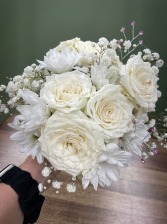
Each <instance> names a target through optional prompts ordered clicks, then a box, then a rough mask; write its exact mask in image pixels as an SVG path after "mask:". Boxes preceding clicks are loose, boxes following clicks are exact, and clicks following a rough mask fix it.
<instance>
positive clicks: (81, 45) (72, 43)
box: [56, 38, 100, 66]
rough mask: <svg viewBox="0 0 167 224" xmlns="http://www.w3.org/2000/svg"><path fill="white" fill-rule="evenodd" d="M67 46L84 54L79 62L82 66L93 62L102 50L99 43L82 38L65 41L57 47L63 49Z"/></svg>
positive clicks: (59, 49)
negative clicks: (82, 39)
mask: <svg viewBox="0 0 167 224" xmlns="http://www.w3.org/2000/svg"><path fill="white" fill-rule="evenodd" d="M66 48H68V49H71V50H76V51H77V52H78V53H80V54H81V55H82V57H81V59H80V62H78V64H79V65H81V66H87V65H89V64H91V63H92V60H93V59H95V58H96V57H97V56H98V55H99V52H100V47H99V46H98V44H96V43H94V42H91V41H81V39H80V38H74V39H71V40H67V41H63V42H61V43H60V44H59V45H58V46H57V47H56V50H58V51H63V50H65V49H66Z"/></svg>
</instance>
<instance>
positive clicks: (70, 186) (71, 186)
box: [38, 164, 77, 194]
mask: <svg viewBox="0 0 167 224" xmlns="http://www.w3.org/2000/svg"><path fill="white" fill-rule="evenodd" d="M45 165H47V164H45ZM52 173H53V167H52V166H51V167H48V166H45V167H44V168H43V169H42V176H44V177H48V178H49V177H51V174H52ZM72 180H73V181H74V178H72ZM75 180H76V178H75ZM46 184H49V185H50V184H51V185H52V187H53V188H54V189H56V193H57V194H58V193H59V190H60V189H61V187H62V185H63V182H60V181H58V180H51V179H48V180H47V183H46ZM46 184H45V183H39V185H38V190H39V192H43V191H44V190H46V189H47V188H48V186H46ZM66 189H67V191H68V192H69V193H74V192H75V191H76V189H77V187H76V185H75V183H74V182H71V183H68V184H67V186H66Z"/></svg>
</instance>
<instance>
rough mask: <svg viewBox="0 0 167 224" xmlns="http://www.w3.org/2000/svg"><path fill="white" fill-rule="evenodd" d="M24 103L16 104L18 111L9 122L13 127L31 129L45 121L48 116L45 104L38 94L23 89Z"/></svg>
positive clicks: (36, 127) (38, 126)
mask: <svg viewBox="0 0 167 224" xmlns="http://www.w3.org/2000/svg"><path fill="white" fill-rule="evenodd" d="M21 96H22V98H23V100H24V102H25V105H22V106H18V107H17V110H18V111H19V112H20V114H19V115H17V116H16V117H15V118H14V121H13V122H12V123H11V124H9V126H10V127H12V128H15V129H20V128H21V129H25V131H33V130H36V129H38V128H40V126H41V125H42V124H44V123H45V122H46V120H47V119H48V117H49V116H50V111H49V109H48V107H47V105H46V104H45V103H44V102H43V101H42V100H41V99H40V98H39V97H38V95H37V94H36V93H34V92H32V91H30V90H25V91H23V92H22V94H21Z"/></svg>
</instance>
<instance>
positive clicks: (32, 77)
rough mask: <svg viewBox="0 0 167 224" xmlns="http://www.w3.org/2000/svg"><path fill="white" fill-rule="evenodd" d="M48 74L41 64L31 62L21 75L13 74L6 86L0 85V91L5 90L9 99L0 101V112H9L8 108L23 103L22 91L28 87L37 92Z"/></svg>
mask: <svg viewBox="0 0 167 224" xmlns="http://www.w3.org/2000/svg"><path fill="white" fill-rule="evenodd" d="M49 75H50V72H49V71H48V70H47V69H41V66H39V65H36V64H32V65H31V66H28V67H26V68H25V69H24V72H23V74H22V75H17V76H14V78H11V79H10V81H9V82H8V84H7V86H5V85H1V86H0V92H6V93H7V95H8V97H9V100H7V102H5V103H3V102H2V100H1V101H0V112H4V113H5V114H7V113H9V111H10V108H14V107H16V106H18V105H22V104H24V101H23V98H22V92H23V91H24V90H25V89H29V90H31V91H33V92H34V93H37V94H39V92H40V90H41V88H42V86H43V83H44V82H45V81H46V77H47V76H49Z"/></svg>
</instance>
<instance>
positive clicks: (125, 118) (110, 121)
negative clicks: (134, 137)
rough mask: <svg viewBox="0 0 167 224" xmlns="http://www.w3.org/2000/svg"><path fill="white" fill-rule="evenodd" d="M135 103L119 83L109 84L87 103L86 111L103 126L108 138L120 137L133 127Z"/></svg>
mask: <svg viewBox="0 0 167 224" xmlns="http://www.w3.org/2000/svg"><path fill="white" fill-rule="evenodd" d="M132 110H133V105H132V104H131V103H130V101H129V100H128V99H127V98H126V97H125V96H124V95H123V94H122V93H121V87H120V86H119V85H113V84H108V85H105V86H103V87H102V88H101V89H100V90H99V91H97V92H96V93H95V94H94V96H93V97H91V98H90V100H89V101H88V103H87V107H86V113H87V114H88V116H90V118H92V119H93V120H94V121H95V122H96V123H97V124H99V125H100V126H101V128H102V129H103V132H104V133H105V135H106V138H108V137H109V138H118V137H121V136H123V134H124V133H126V132H128V131H130V130H131V129H132V119H133V115H132Z"/></svg>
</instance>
